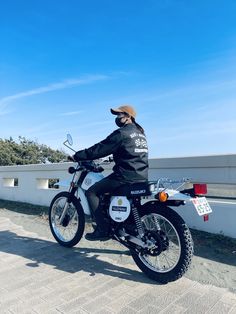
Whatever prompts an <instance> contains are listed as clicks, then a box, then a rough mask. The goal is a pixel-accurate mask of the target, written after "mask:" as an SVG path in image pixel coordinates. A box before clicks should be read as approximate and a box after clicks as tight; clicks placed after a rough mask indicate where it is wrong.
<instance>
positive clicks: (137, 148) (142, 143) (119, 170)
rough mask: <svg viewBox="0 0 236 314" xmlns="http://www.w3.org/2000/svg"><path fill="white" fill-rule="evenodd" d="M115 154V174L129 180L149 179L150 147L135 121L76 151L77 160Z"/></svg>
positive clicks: (121, 178)
mask: <svg viewBox="0 0 236 314" xmlns="http://www.w3.org/2000/svg"><path fill="white" fill-rule="evenodd" d="M110 154H113V158H114V162H115V166H114V167H113V171H114V175H115V176H116V177H117V179H120V180H123V181H127V182H139V181H146V180H147V179H148V147H147V141H146V137H145V135H144V134H143V133H141V132H140V130H139V129H138V128H137V126H136V125H135V124H134V123H131V124H127V125H125V126H124V127H121V128H119V129H117V130H116V131H114V132H113V133H111V134H110V135H109V136H108V137H107V138H106V139H105V140H103V141H101V142H100V143H98V144H95V145H93V146H92V147H90V148H87V149H84V150H80V151H78V152H76V153H75V155H74V158H75V159H76V160H78V161H79V160H94V159H98V158H102V157H105V156H108V155H110Z"/></svg>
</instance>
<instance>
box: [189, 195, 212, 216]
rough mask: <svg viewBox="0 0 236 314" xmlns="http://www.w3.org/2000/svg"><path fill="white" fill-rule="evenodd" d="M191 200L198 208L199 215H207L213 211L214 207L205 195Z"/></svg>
mask: <svg viewBox="0 0 236 314" xmlns="http://www.w3.org/2000/svg"><path fill="white" fill-rule="evenodd" d="M191 201H192V203H193V205H194V207H195V208H196V210H197V213H198V215H199V216H203V215H207V214H210V213H211V212H212V209H211V207H210V205H209V203H208V201H207V199H206V198H205V197H196V198H192V200H191Z"/></svg>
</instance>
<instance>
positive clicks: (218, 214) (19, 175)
mask: <svg viewBox="0 0 236 314" xmlns="http://www.w3.org/2000/svg"><path fill="white" fill-rule="evenodd" d="M71 165H72V164H71V163H61V164H47V165H27V166H6V167H0V199H5V200H12V201H20V202H28V203H32V204H38V205H46V206H48V205H49V204H50V202H51V200H52V198H53V197H54V196H55V195H56V194H57V193H58V192H59V191H62V190H64V188H60V189H48V184H47V180H48V179H60V180H69V179H70V178H71V175H70V174H68V172H67V169H68V167H69V166H71ZM104 168H105V175H107V174H108V173H110V172H111V165H105V166H104ZM160 177H168V178H172V179H180V178H183V177H185V178H190V179H191V182H193V183H196V182H199V183H208V184H214V186H219V187H221V186H222V185H224V189H225V191H227V190H230V191H231V192H232V193H233V194H232V195H234V194H235V195H236V155H220V156H201V157H183V158H163V159H150V169H149V179H150V180H157V179H158V178H160ZM14 179H18V186H14ZM227 187H229V189H227ZM209 202H210V204H211V207H212V208H213V211H214V213H213V214H212V215H211V216H210V221H209V222H207V223H204V222H203V220H202V218H201V217H199V216H197V215H196V213H195V210H194V208H193V206H190V205H188V206H183V207H181V208H179V209H177V211H178V212H179V213H180V215H181V216H183V218H184V219H185V220H186V222H187V223H188V224H189V226H190V227H194V228H196V229H199V230H205V231H209V232H213V233H223V234H225V235H228V236H231V237H235V238H236V202H234V201H233V200H232V201H231V202H229V201H228V202H226V203H227V204H225V202H223V203H216V202H215V201H214V202H213V200H211V199H209Z"/></svg>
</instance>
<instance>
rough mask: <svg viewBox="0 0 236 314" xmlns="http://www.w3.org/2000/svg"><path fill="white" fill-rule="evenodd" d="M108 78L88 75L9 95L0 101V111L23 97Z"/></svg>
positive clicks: (107, 77)
mask: <svg viewBox="0 0 236 314" xmlns="http://www.w3.org/2000/svg"><path fill="white" fill-rule="evenodd" d="M109 78H110V77H109V76H106V75H88V76H85V77H82V78H79V79H67V80H64V81H62V82H59V83H52V84H49V85H47V86H43V87H38V88H35V89H31V90H28V91H25V92H21V93H18V94H15V95H10V96H7V97H4V98H1V99H0V111H1V107H2V106H4V105H6V104H8V103H9V102H11V101H13V100H16V99H20V98H24V97H29V96H32V95H38V94H44V93H48V92H51V91H55V90H61V89H66V88H70V87H73V86H78V85H83V84H90V83H93V82H95V81H101V80H106V79H109Z"/></svg>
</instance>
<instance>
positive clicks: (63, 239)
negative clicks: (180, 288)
mask: <svg viewBox="0 0 236 314" xmlns="http://www.w3.org/2000/svg"><path fill="white" fill-rule="evenodd" d="M64 145H65V146H67V147H68V148H70V149H71V150H73V151H74V149H73V148H72V147H71V146H72V145H73V140H72V138H71V136H70V135H67V140H66V141H65V142H64ZM103 170H104V169H103V168H102V167H101V164H98V163H95V162H94V161H79V162H77V165H76V167H69V169H68V171H69V173H70V174H72V175H73V177H72V180H71V182H70V186H69V191H63V192H60V193H58V194H57V195H56V196H55V197H54V198H53V200H52V202H51V204H50V208H49V225H50V229H51V232H52V234H53V236H54V238H55V239H56V241H57V242H58V243H59V244H60V245H62V246H65V247H73V246H75V245H76V244H77V243H79V241H80V240H81V238H82V236H83V233H84V229H85V216H89V217H91V216H93V215H92V213H91V211H90V208H89V204H88V201H87V198H86V194H85V193H86V191H87V190H88V189H89V188H90V187H91V186H92V185H93V184H94V183H96V182H98V181H99V180H101V179H103V178H104V175H103V174H102V172H103ZM186 183H189V179H181V180H171V179H168V178H159V179H158V180H157V181H156V182H145V183H133V184H129V185H124V186H122V187H121V188H119V189H118V190H116V191H115V192H114V193H112V195H111V194H108V193H107V194H105V195H101V196H100V204H101V210H103V211H104V212H105V213H106V215H107V219H108V220H109V225H110V238H111V239H113V240H116V241H118V242H119V243H121V244H122V245H124V246H125V247H126V248H128V249H129V251H130V254H131V256H132V258H133V260H134V262H135V263H136V265H137V266H138V267H139V268H140V270H141V271H142V272H144V273H145V274H146V275H147V276H148V277H150V278H151V279H152V280H155V281H158V282H161V283H167V282H170V281H175V280H177V279H179V278H181V277H182V276H183V275H184V274H185V272H186V271H187V270H188V268H189V266H190V263H191V260H192V256H193V248H194V246H193V240H192V236H191V233H190V230H189V228H188V226H187V225H186V223H185V221H184V220H183V218H181V216H180V215H179V214H178V213H177V212H176V211H175V210H174V209H173V207H177V206H182V205H185V204H186V202H192V203H193V205H194V207H195V208H196V210H197V213H198V214H199V215H200V216H203V217H204V221H207V220H208V215H209V214H210V213H211V212H212V209H211V208H210V206H209V204H208V202H207V200H206V198H205V197H199V196H200V195H204V194H206V185H205V184H195V185H194V187H193V188H188V189H183V190H180V188H181V187H183V186H184V185H185V184H186ZM57 184H58V185H63V182H58V183H57ZM176 184H177V185H178V186H177V187H175V188H173V185H175V186H176Z"/></svg>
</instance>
